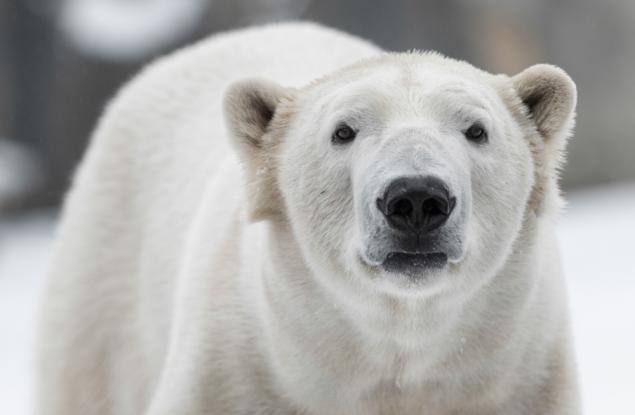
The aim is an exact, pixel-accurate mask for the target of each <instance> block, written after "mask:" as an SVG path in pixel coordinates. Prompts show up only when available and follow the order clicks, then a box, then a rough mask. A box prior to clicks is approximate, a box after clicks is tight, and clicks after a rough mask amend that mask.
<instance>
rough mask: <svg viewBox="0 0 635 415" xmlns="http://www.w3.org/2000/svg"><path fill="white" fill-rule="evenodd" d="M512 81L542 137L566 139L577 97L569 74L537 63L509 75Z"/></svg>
mask: <svg viewBox="0 0 635 415" xmlns="http://www.w3.org/2000/svg"><path fill="white" fill-rule="evenodd" d="M512 82H513V85H514V89H515V90H516V93H517V94H518V96H519V97H520V99H521V101H522V102H523V104H524V105H525V106H526V109H527V112H528V114H529V115H530V117H531V118H532V120H533V121H534V123H535V124H536V129H537V130H538V132H539V133H540V134H541V135H542V136H543V138H544V139H545V141H549V140H552V139H554V138H563V139H566V138H567V136H568V135H569V134H570V131H571V128H572V127H573V120H574V118H575V106H576V101H577V92H576V86H575V83H573V81H572V80H571V78H570V77H569V75H567V73H566V72H565V71H563V70H562V69H560V68H558V67H557V66H553V65H546V64H539V65H534V66H531V67H529V68H527V69H525V70H524V71H522V72H521V73H519V74H518V75H516V76H514V77H512Z"/></svg>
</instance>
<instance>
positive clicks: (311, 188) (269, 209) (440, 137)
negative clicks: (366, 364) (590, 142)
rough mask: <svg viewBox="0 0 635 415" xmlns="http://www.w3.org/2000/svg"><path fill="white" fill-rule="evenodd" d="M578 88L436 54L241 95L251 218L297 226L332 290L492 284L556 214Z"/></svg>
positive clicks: (249, 85) (241, 142)
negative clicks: (522, 243)
mask: <svg viewBox="0 0 635 415" xmlns="http://www.w3.org/2000/svg"><path fill="white" fill-rule="evenodd" d="M575 102H576V89H575V85H574V83H573V82H572V81H571V79H570V78H569V77H568V76H567V75H566V74H565V73H564V72H563V71H562V70H561V69H559V68H556V67H554V66H550V65H536V66H532V67H530V68H528V69H526V70H525V71H523V72H521V73H519V74H517V75H515V76H512V77H509V76H506V75H492V74H489V73H487V72H484V71H481V70H479V69H477V68H475V67H473V66H471V65H469V64H467V63H465V62H461V61H456V60H452V59H449V58H445V57H443V56H440V55H438V54H433V53H407V54H384V55H381V56H378V57H375V58H372V59H369V60H365V61H362V62H358V63H357V64H354V65H352V66H350V67H346V68H343V69H341V70H339V71H337V72H336V73H333V74H329V75H327V76H325V77H324V78H322V79H319V80H316V81H315V82H313V83H311V84H310V85H308V86H306V87H304V88H300V89H293V88H285V87H283V86H280V85H277V84H275V83H272V82H269V81H266V80H245V81H242V82H238V83H236V84H234V85H232V86H231V87H230V88H229V90H228V92H227V94H226V97H225V105H224V108H225V114H226V119H227V124H228V127H229V131H230V134H231V137H232V141H233V143H234V144H235V148H236V150H237V152H238V154H239V156H240V158H241V160H242V161H243V164H244V166H245V169H246V177H247V186H248V196H249V198H250V201H249V203H250V205H249V207H248V209H249V212H248V213H249V215H250V216H251V218H252V219H254V220H259V219H267V218H271V219H274V218H275V220H276V221H283V222H285V223H288V224H289V225H290V226H289V228H290V229H291V230H292V233H293V235H294V237H295V240H296V242H297V244H298V245H299V246H300V248H301V252H302V253H303V256H304V260H305V261H306V263H307V264H308V265H309V266H310V267H311V269H312V270H313V271H314V273H315V275H318V276H320V278H322V279H323V281H324V282H325V283H326V284H329V285H330V286H332V287H336V288H340V287H341V286H343V285H347V286H349V287H355V286H356V285H357V286H359V284H364V285H371V286H373V287H375V288H377V289H378V290H381V291H389V292H392V293H400V294H403V295H408V294H414V295H417V294H420V293H422V292H430V290H435V289H443V287H448V286H449V285H456V284H463V285H465V284H468V283H469V282H472V286H474V284H477V283H479V282H481V283H482V282H483V281H486V280H487V278H488V277H489V276H492V275H495V273H496V272H497V270H499V269H500V267H501V266H502V265H503V264H504V263H505V261H506V260H507V259H508V258H509V256H510V253H511V252H512V247H513V245H514V241H515V240H516V239H517V238H518V237H519V234H520V233H521V231H522V229H523V227H524V226H525V225H526V221H527V219H528V218H530V217H533V218H535V217H539V216H540V215H547V214H549V212H550V210H551V209H553V207H554V206H555V205H556V204H557V200H558V191H557V172H558V168H559V166H560V164H561V163H560V162H561V159H562V153H563V150H564V144H565V142H566V139H567V137H568V135H569V132H570V130H571V127H572V124H573V119H574V107H575Z"/></svg>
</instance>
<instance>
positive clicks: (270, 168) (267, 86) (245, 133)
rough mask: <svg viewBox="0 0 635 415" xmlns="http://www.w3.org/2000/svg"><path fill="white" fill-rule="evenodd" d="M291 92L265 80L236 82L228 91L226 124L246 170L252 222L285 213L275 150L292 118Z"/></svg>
mask: <svg viewBox="0 0 635 415" xmlns="http://www.w3.org/2000/svg"><path fill="white" fill-rule="evenodd" d="M292 92H293V90H292V89H290V88H284V87H282V86H280V85H278V84H276V83H274V82H271V81H267V80H262V79H248V80H244V81H239V82H236V83H234V84H232V85H230V87H229V88H228V89H227V91H226V92H225V98H224V101H223V111H224V115H225V122H226V125H227V128H228V132H229V138H230V141H231V143H232V145H233V147H234V149H235V150H236V152H237V153H238V157H239V158H240V160H241V162H242V163H243V166H244V168H245V176H246V177H245V178H246V181H247V183H246V186H247V190H248V191H247V195H248V199H249V200H248V202H247V214H248V217H249V218H250V219H251V220H253V221H257V220H262V219H266V218H268V217H271V216H272V215H276V214H279V213H280V212H281V211H282V206H283V205H282V203H281V198H280V195H279V192H278V186H277V182H276V174H275V172H276V166H275V161H276V160H275V159H276V158H275V150H276V146H277V144H278V142H279V141H280V138H281V135H282V134H283V132H284V127H286V123H287V122H288V119H289V118H290V114H291V110H290V109H291V105H290V102H291V97H292ZM274 124H275V125H274Z"/></svg>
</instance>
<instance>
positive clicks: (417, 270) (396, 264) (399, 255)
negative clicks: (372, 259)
mask: <svg viewBox="0 0 635 415" xmlns="http://www.w3.org/2000/svg"><path fill="white" fill-rule="evenodd" d="M447 263H448V255H447V254H445V253H443V252H431V253H426V254H422V253H406V252H390V253H389V254H388V255H387V256H386V259H385V260H384V262H383V263H382V264H381V266H382V268H383V269H384V270H386V271H388V272H392V273H397V274H406V275H408V276H410V277H413V278H415V277H418V276H421V275H422V274H423V273H424V272H425V271H426V270H430V269H439V268H443V267H444V266H445V265H446V264H447Z"/></svg>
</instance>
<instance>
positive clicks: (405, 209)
mask: <svg viewBox="0 0 635 415" xmlns="http://www.w3.org/2000/svg"><path fill="white" fill-rule="evenodd" d="M413 210H414V207H413V206H412V202H411V201H410V200H408V199H399V200H398V201H397V202H396V203H395V204H394V205H393V209H392V212H391V213H390V214H392V215H398V216H410V214H411V213H412V211H413Z"/></svg>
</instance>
